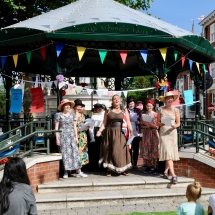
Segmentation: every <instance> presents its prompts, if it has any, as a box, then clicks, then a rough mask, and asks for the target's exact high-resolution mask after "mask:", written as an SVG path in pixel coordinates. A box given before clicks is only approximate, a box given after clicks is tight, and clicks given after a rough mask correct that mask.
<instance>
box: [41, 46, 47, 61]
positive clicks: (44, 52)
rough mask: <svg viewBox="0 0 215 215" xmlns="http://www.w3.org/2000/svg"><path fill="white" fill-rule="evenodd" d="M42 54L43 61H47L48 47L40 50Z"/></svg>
mask: <svg viewBox="0 0 215 215" xmlns="http://www.w3.org/2000/svg"><path fill="white" fill-rule="evenodd" d="M40 52H41V55H42V57H43V60H46V46H44V47H42V48H40Z"/></svg>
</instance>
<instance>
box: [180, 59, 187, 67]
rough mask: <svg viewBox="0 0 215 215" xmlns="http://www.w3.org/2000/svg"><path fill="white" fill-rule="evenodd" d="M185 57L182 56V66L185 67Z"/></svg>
mask: <svg viewBox="0 0 215 215" xmlns="http://www.w3.org/2000/svg"><path fill="white" fill-rule="evenodd" d="M185 59H186V58H185V57H184V56H182V57H181V63H182V68H183V67H184V62H185Z"/></svg>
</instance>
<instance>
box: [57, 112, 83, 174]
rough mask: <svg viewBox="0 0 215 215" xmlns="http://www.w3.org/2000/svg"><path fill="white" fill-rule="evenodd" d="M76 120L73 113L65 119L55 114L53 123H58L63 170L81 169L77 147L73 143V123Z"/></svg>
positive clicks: (59, 114) (60, 114)
mask: <svg viewBox="0 0 215 215" xmlns="http://www.w3.org/2000/svg"><path fill="white" fill-rule="evenodd" d="M75 120H76V116H75V114H74V113H72V112H71V114H70V115H69V116H68V117H67V116H65V115H64V114H63V113H62V112H59V113H56V114H55V122H59V130H62V132H60V133H59V139H60V149H61V153H62V159H63V165H64V169H65V170H76V169H80V168H81V162H80V155H79V152H78V146H77V143H76V141H75V132H74V128H73V122H74V121H75Z"/></svg>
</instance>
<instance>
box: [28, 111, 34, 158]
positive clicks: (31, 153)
mask: <svg viewBox="0 0 215 215" xmlns="http://www.w3.org/2000/svg"><path fill="white" fill-rule="evenodd" d="M33 120H34V118H33V116H32V115H30V117H29V121H30V122H31V124H30V134H32V133H33V125H34V123H33ZM30 150H31V152H30V157H32V156H33V140H32V138H31V139H30Z"/></svg>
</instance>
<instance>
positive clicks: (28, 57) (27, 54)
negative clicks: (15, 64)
mask: <svg viewBox="0 0 215 215" xmlns="http://www.w3.org/2000/svg"><path fill="white" fill-rule="evenodd" d="M26 56H27V60H28V64H30V62H31V51H29V52H26Z"/></svg>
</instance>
